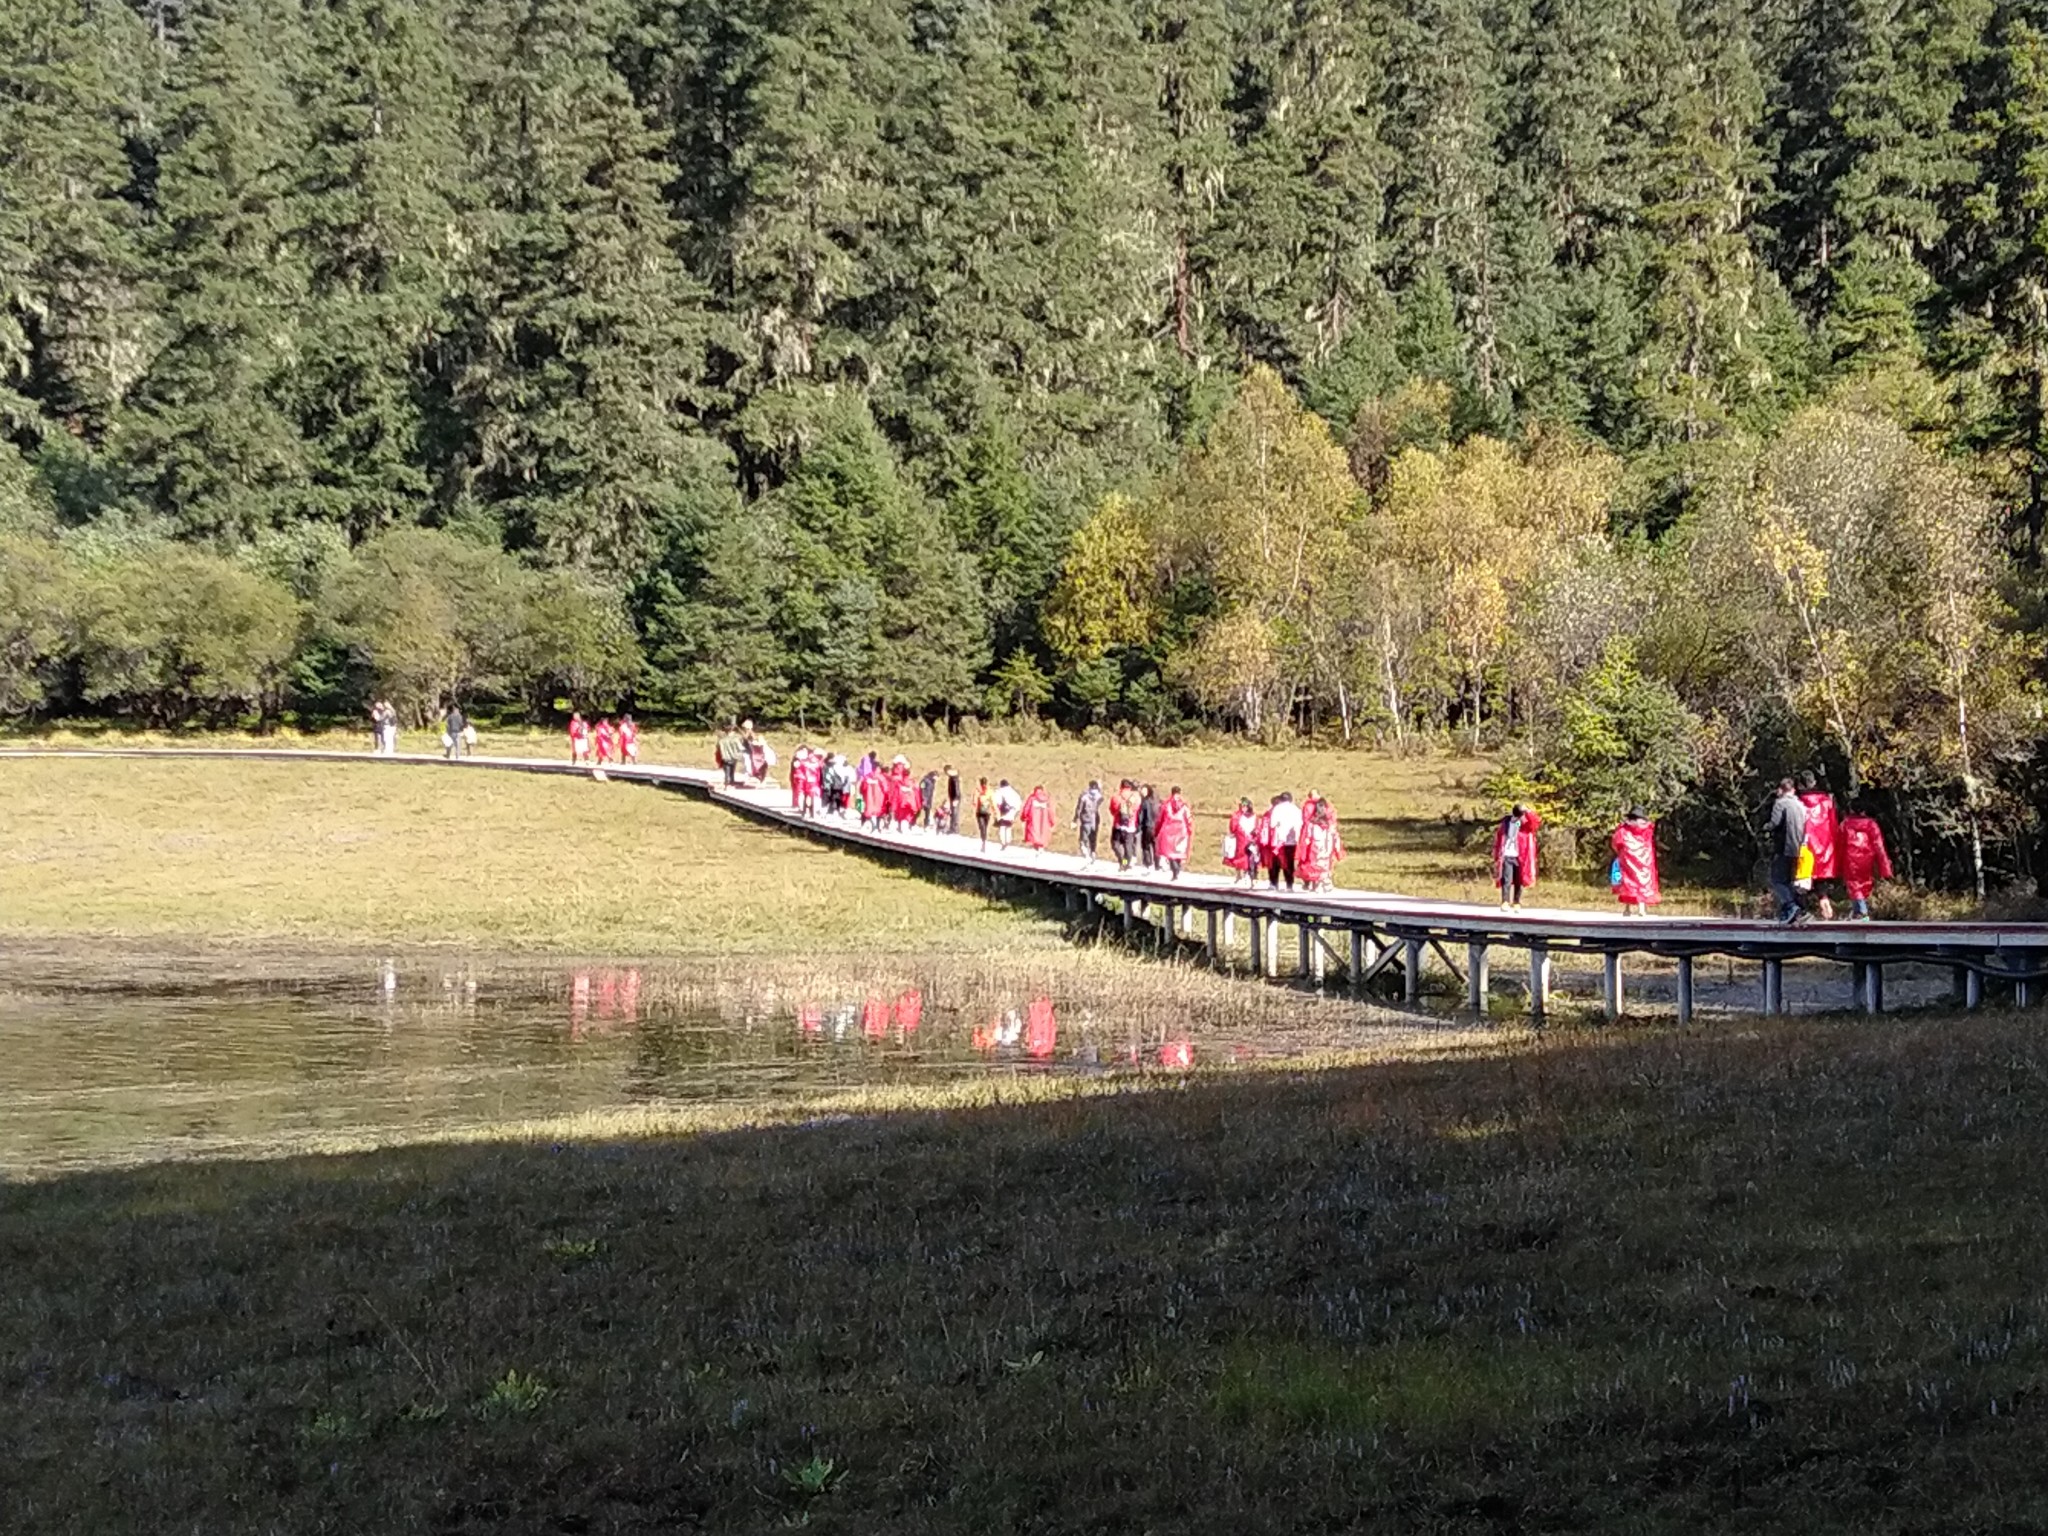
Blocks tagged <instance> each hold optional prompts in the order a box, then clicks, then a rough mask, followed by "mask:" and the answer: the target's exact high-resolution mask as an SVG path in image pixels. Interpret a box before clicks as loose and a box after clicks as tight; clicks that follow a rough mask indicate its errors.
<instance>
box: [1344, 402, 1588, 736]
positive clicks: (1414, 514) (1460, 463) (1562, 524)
mask: <svg viewBox="0 0 2048 1536" xmlns="http://www.w3.org/2000/svg"><path fill="white" fill-rule="evenodd" d="M1620 479H1621V468H1620V465H1619V463H1618V462H1617V461H1616V460H1615V459H1614V458H1613V457H1612V456H1611V455H1609V454H1607V453H1604V452H1601V451H1600V450H1597V449H1593V448H1588V447H1585V446H1582V445H1579V444H1575V443H1572V442H1569V441H1567V440H1563V439H1560V438H1556V437H1548V436H1544V437H1538V438H1537V439H1536V440H1535V441H1533V442H1532V443H1531V444H1530V445H1529V446H1528V447H1527V448H1524V449H1520V450H1517V449H1515V448H1513V447H1510V446H1509V445H1508V444H1506V443H1503V442H1501V441H1499V440H1498V439H1496V438H1491V437H1474V438H1469V439H1467V440H1466V441H1465V442H1464V443H1462V444H1460V445H1459V446H1457V447H1456V448H1453V449H1449V450H1447V451H1443V452H1433V451H1430V450H1428V449H1422V448H1410V449H1408V450H1406V451H1405V452H1403V453H1401V454H1400V455H1398V456H1397V457H1396V458H1395V460H1394V462H1393V464H1392V466H1391V467H1390V469H1389V471H1388V476H1387V491H1386V495H1385V496H1384V497H1383V498H1381V501H1380V503H1379V505H1378V506H1377V507H1376V508H1375V510H1374V513H1373V534H1374V537H1375V541H1376V542H1377V543H1378V544H1379V545H1380V546H1381V547H1382V548H1383V549H1384V550H1385V551H1386V553H1387V558H1389V559H1391V560H1393V561H1394V562H1396V563H1397V564H1398V565H1399V566H1401V567H1402V568H1404V569H1405V570H1406V571H1407V572H1409V573H1410V576H1411V579H1412V580H1413V581H1414V582H1415V583H1416V584H1417V586H1418V587H1419V588H1420V589H1421V591H1422V592H1423V594H1424V605H1425V608H1426V610H1427V613H1428V620H1429V624H1430V627H1431V630H1432V632H1433V633H1434V635H1435V637H1436V640H1437V643H1438V645H1439V646H1440V647H1441V649H1442V652H1443V656H1444V659H1445V662H1446V664H1447V667H1448V670H1450V671H1451V672H1452V673H1454V674H1455V676H1456V677H1457V679H1458V681H1459V687H1460V691H1461V692H1462V693H1463V695H1464V697H1465V699H1466V701H1467V710H1466V713H1467V720H1468V723H1469V724H1470V726H1471V729H1472V733H1473V738H1474V740H1475V742H1476V741H1477V739H1478V734H1479V729H1480V725H1481V722H1482V719H1483V715H1484V710H1485V689H1486V678H1487V673H1488V671H1489V669H1490V668H1492V667H1493V666H1494V665H1495V663H1496V662H1497V661H1498V660H1499V658H1500V656H1501V654H1502V651H1503V648H1504V646H1505V644H1506V641H1507V638H1508V632H1509V621H1510V618H1511V616H1512V614H1513V612H1514V609H1515V606H1516V604H1517V603H1519V602H1520V601H1522V600H1523V599H1524V597H1525V596H1526V595H1527V593H1528V592H1529V590H1530V588H1531V585H1532V583H1533V582H1534V580H1535V579H1536V577H1537V574H1538V573H1539V572H1540V571H1542V570H1544V569H1545V568H1546V565H1547V563H1548V559H1547V557H1548V556H1549V554H1550V552H1551V551H1553V550H1556V549H1558V548H1561V547H1563V546H1565V545H1568V544H1570V543H1571V542H1573V541H1575V540H1582V539H1587V538H1593V537H1598V536H1600V535H1602V534H1603V533H1604V531H1605V528H1606V524H1607V513H1608V507H1609V504H1610V503H1611V502H1612V500H1613V497H1614V492H1615V489H1616V487H1617V486H1618V485H1619V484H1620Z"/></svg>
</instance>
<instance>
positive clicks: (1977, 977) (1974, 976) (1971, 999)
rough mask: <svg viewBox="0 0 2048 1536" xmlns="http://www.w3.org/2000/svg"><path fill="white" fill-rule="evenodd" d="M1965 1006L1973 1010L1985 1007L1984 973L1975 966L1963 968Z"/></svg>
mask: <svg viewBox="0 0 2048 1536" xmlns="http://www.w3.org/2000/svg"><path fill="white" fill-rule="evenodd" d="M1963 1006H1964V1007H1965V1008H1973V1009H1974V1008H1982V1007H1983V1006H1984V973H1983V972H1982V971H1980V970H1978V969H1977V967H1975V966H1974V965H1966V966H1964V967H1963Z"/></svg>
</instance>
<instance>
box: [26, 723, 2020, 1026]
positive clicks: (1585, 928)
mask: <svg viewBox="0 0 2048 1536" xmlns="http://www.w3.org/2000/svg"><path fill="white" fill-rule="evenodd" d="M193 756H201V757H229V758H249V759H254V760H269V761H297V762H327V763H332V762H358V763H382V764H390V765H393V766H399V765H405V766H413V767H431V768H439V769H445V770H449V771H463V772H482V771H493V770H495V771H504V772H522V773H540V774H553V775H557V776H561V775H568V776H572V777H586V778H587V777H591V776H592V770H591V769H589V768H587V767H580V766H576V765H573V764H570V763H566V762H563V761H561V760H560V759H558V758H553V759H549V758H515V757H482V756H474V757H467V758H462V759H458V760H456V761H453V762H450V761H446V760H444V759H443V758H441V757H440V756H439V755H438V754H436V755H423V754H400V755H398V756H395V757H386V756H379V755H376V754H373V753H368V752H322V751H311V750H293V749H283V748H227V747H189V748H187V747H155V748H151V747H116V748H76V749H73V748H50V749H40V748H28V749H7V750H6V751H4V752H0V757H168V758H176V757H193ZM605 774H606V776H607V778H608V779H609V780H611V781H613V782H624V783H639V784H649V785H654V786H658V787H663V788H669V789H679V790H686V791H689V792H692V793H696V794H701V795H704V796H706V797H707V798H709V799H710V800H712V801H714V802H715V803H717V804H720V805H723V806H726V807H728V808H729V809H731V810H733V811H735V812H738V813H740V814H742V815H746V816H749V817H752V818H754V819H756V820H759V821H763V822H767V823H770V824H773V825H776V826H780V827H782V828H783V829H785V830H787V831H789V832H792V833H794V834H797V835H800V836H808V837H812V838H816V839H819V840H822V841H825V842H828V843H832V844H835V845H839V846H842V847H850V848H855V849H860V850H863V851H865V852H867V853H870V854H872V855H875V856H879V857H884V858H888V859H892V860H896V861H900V862H904V863H907V864H909V865H911V866H913V867H917V868H919V869H921V870H924V871H926V872H945V873H947V874H949V875H950V876H951V877H952V878H956V879H961V878H964V879H968V880H973V881H979V882H983V883H986V884H988V885H990V886H991V887H992V888H995V889H1003V888H1005V887H1008V888H1013V889H1015V888H1021V889H1025V890H1030V891H1036V892H1039V893H1041V894H1045V895H1054V896H1058V897H1060V898H1062V899H1064V900H1065V901H1066V902H1067V904H1068V905H1069V907H1082V906H1086V907H1090V908H1101V909H1103V910H1104V911H1105V912H1106V913H1107V914H1109V915H1112V916H1115V917H1118V918H1120V919H1121V921H1122V923H1123V925H1124V927H1125V928H1126V930H1135V929H1137V928H1138V927H1139V926H1140V925H1143V926H1145V927H1146V928H1149V929H1151V930H1153V936H1154V937H1155V939H1156V941H1157V942H1158V943H1160V944H1161V945H1162V946H1166V945H1174V946H1178V945H1182V944H1186V943H1193V942H1199V943H1200V944H1201V945H1202V946H1203V947H1204V949H1205V951H1206V952H1207V954H1208V956H1209V958H1210V959H1211V960H1212V961H1213V962H1215V963H1218V964H1226V965H1231V964H1235V962H1236V957H1237V953H1238V951H1239V948H1240V946H1239V945H1238V941H1237V930H1238V927H1239V925H1240V924H1242V925H1243V927H1244V928H1245V930H1246V935H1245V937H1246V940H1247V942H1246V944H1245V945H1244V946H1242V948H1243V951H1244V957H1245V961H1246V963H1247V966H1248V968H1249V969H1250V970H1251V971H1252V972H1253V973H1255V974H1258V975H1263V976H1274V975H1278V974H1281V973H1282V971H1283V966H1282V964H1281V956H1280V945H1279V938H1278V935H1279V932H1280V930H1281V928H1282V927H1289V928H1292V929H1294V930H1295V944H1294V945H1293V946H1292V947H1293V949H1294V951H1295V953H1294V955H1293V956H1292V957H1290V958H1291V959H1292V960H1293V961H1294V962H1295V963H1294V964H1293V965H1292V966H1291V967H1288V968H1286V969H1291V970H1292V972H1293V973H1294V974H1296V975H1298V976H1301V977H1303V978H1305V979H1310V980H1314V981H1316V982H1318V983H1321V982H1323V981H1325V980H1326V979H1329V977H1330V976H1331V974H1332V973H1333V972H1337V973H1341V974H1342V975H1343V976H1344V977H1345V978H1346V979H1347V980H1348V981H1350V982H1351V983H1353V984H1355V985H1363V984H1364V983H1366V982H1368V981H1370V980H1371V979H1372V978H1373V977H1375V976H1377V975H1379V974H1380V973H1382V972H1392V973H1397V974H1400V975H1402V976H1403V977H1404V979H1405V985H1404V988H1403V990H1404V991H1405V993H1406V994H1407V996H1408V997H1409V998H1410V999H1411V1000H1413V999H1415V998H1417V997H1418V996H1419V994H1420V988H1421V979H1422V972H1423V968H1424V966H1425V965H1426V964H1427V963H1428V960H1429V957H1430V956H1432V955H1434V956H1435V957H1437V958H1438V959H1439V960H1440V961H1441V963H1442V964H1443V965H1444V966H1445V967H1446V968H1447V969H1448V970H1450V971H1451V972H1452V973H1453V974H1454V975H1456V976H1457V977H1458V979H1459V980H1460V981H1461V982H1462V983H1463V984H1464V985H1465V989H1466V993H1467V1001H1468V1003H1469V1004H1470V1005H1471V1006H1473V1007H1474V1008H1481V1007H1483V1006H1484V1003H1485V999H1486V995H1487V990H1488V985H1489V978H1490V969H1491V967H1490V955H1491V951H1492V950H1494V949H1496V948H1510V949H1516V950H1521V951H1526V953H1527V955H1528V958H1529V991H1528V996H1529V999H1530V1002H1531V1005H1532V1009H1533V1011H1535V1012H1537V1013H1538V1014H1540V1013H1541V1012H1542V1008H1543V1003H1544V1000H1545V998H1546V997H1547V995H1548V991H1549V964H1550V958H1551V956H1552V955H1554V954H1558V953H1586V954H1594V955H1598V956H1600V957H1601V959H1602V963H1603V993H1604V998H1605V1002H1606V1007H1607V1011H1608V1013H1609V1014H1610V1015H1612V1014H1617V1013H1619V1012H1620V1011H1621V1010H1622V1005H1623V998H1622V965H1621V962H1622V958H1623V957H1624V956H1627V955H1631V954H1633V955H1655V956H1660V957H1666V958H1669V959H1671V960H1673V961H1675V962H1676V965H1677V972H1678V983H1677V1001H1678V1011H1679V1015H1680V1017H1681V1018H1688V1017H1690V1015H1691V1012H1692V962H1693V961H1694V960H1696V959H1698V958H1700V957H1702V956H1711V955H1725V956H1731V957H1736V958H1740V959H1745V960H1752V961H1756V962H1758V963H1759V964H1760V965H1761V968H1762V996H1761V998H1760V1003H1761V1006H1762V1011H1764V1012H1766V1013H1776V1012H1780V1011H1782V1009H1783V1005H1784V992H1783V965H1784V962H1786V961H1788V960H1802V959H1817V960H1826V961H1832V962H1836V963H1839V964H1841V965H1844V966H1847V967H1848V968H1849V971H1850V979H1851V984H1852V988H1853V992H1852V995H1853V998H1854V1000H1855V1002H1856V1003H1857V1005H1858V1006H1860V1007H1863V1008H1864V1009H1866V1010H1868V1011H1872V1012H1875V1011H1877V1010H1879V1009H1881V1008H1882V1007H1883V1005H1884V990H1883V983H1884V972H1885V967H1886V966H1888V965H1900V964H1914V965H1923V966H1924V965H1932V966H1942V967H1947V968H1950V969H1951V970H1952V972H1953V973H1954V977H1955V990H1956V1000H1957V1001H1958V1002H1960V1003H1963V1004H1964V1005H1966V1006H1970V1007H1975V1006H1977V1005H1978V1003H1979V1002H1981V1001H1982V1000H1983V997H1984V994H1985V989H1986V984H1987V983H1989V984H1991V985H1992V986H1993V987H1998V988H2006V987H2009V988H2011V990H2012V995H2013V997H2014V1000H2015V1001H2016V1002H2019V1003H2021V1004H2023V1005H2024V1004H2027V1003H2030V1002H2032V1001H2033V1000H2034V999H2035V997H2036V996H2037V995H2038V993H2039V992H2040V989H2041V988H2042V986H2043V984H2044V982H2048V924H2043V923H1938V922H1917V923H1854V924H1852V923H1816V924H1812V925H1809V926H1803V927H1798V928H1787V927H1784V926H1781V925H1779V924H1776V923H1770V922H1764V921H1759V920H1755V919H1748V918H1713V917H1692V916H1683V917H1676V916H1675V917H1658V916H1648V917H1623V916H1621V915H1619V914H1618V913H1614V914H1602V913H1598V912H1591V911H1583V910H1575V909H1571V908H1562V907H1552V908H1543V907H1525V908H1524V909H1523V910H1521V911H1519V912H1504V911H1501V910H1499V909H1498V908H1496V907H1493V906H1486V905H1481V904H1478V903H1472V902H1456V901H1430V900H1426V899H1423V898H1419V897H1412V896H1399V895H1394V894H1391V893H1387V892H1379V891H1365V890H1355V889H1345V890H1336V891H1328V892H1322V893H1310V892H1306V891H1277V892H1276V891H1270V890H1267V889H1265V888H1263V887H1260V888H1256V889H1253V888H1248V887H1245V886H1242V885H1238V886H1233V885H1232V884H1231V883H1230V881H1229V880H1227V879H1225V878H1223V877H1221V876H1217V875H1205V874H1196V873H1184V874H1183V875H1182V876H1181V877H1180V879H1178V880H1171V879H1168V878H1167V877H1166V876H1165V875H1164V874H1163V873H1158V874H1153V873H1141V872H1139V871H1132V872H1129V873H1120V872H1119V871H1118V870H1117V868H1116V865H1115V863H1114V862H1113V861H1108V860H1098V861H1096V862H1094V863H1093V864H1090V863H1088V862H1086V861H1084V860H1083V859H1082V858H1080V857H1079V856H1078V855H1075V854H1067V853H1057V852H1052V851H1050V850H1048V851H1046V852H1044V853H1033V852H1031V851H1029V850H1026V849H1024V848H1022V847H1021V846H1019V847H1013V848H1011V849H1010V850H1008V851H998V850H995V849H993V848H991V849H990V851H988V852H987V853H983V852H982V851H981V848H980V844H979V841H978V839H977V838H975V837H971V836H966V837H963V836H952V835H941V834H936V833H933V832H929V831H910V832H907V833H895V832H870V831H864V830H863V829H862V828H861V826H860V824H859V823H858V822H857V821H853V820H850V819H847V820H842V819H840V818H838V817H834V816H824V817H819V818H815V819H807V818H805V817H803V816H801V815H799V814H798V813H797V812H796V811H795V810H794V809H792V808H791V806H790V803H789V793H788V790H787V789H786V788H785V787H781V786H769V787H764V788H760V789H746V788H741V789H727V788H725V787H724V785H723V783H722V782H721V776H720V775H719V774H718V773H717V772H716V771H715V770H712V769H707V768H682V767H663V766H658V765H653V764H645V765H636V766H632V767H611V768H607V769H606V770H605ZM1191 925H1192V931H1191ZM1460 949H1462V950H1463V954H1462V955H1460V954H1459V953H1458V951H1459V950H1460Z"/></svg>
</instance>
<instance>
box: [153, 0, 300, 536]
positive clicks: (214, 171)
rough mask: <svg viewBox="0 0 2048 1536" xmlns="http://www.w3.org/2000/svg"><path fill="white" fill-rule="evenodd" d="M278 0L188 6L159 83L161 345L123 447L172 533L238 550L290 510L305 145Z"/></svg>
mask: <svg viewBox="0 0 2048 1536" xmlns="http://www.w3.org/2000/svg"><path fill="white" fill-rule="evenodd" d="M297 12H298V7H297V6H296V5H293V4H291V3H290V0H194V4H193V6H192V9H191V11H190V12H189V14H188V16H187V18H186V35H185V40H184V43H183V45H182V47H181V49H180V51H179V53H178V54H177V55H176V57H175V59H174V61H173V64H172V67H171V74H170V90H169V101H168V121H167V124H166V127H165V133H164V142H163V147H162V150H161V153H160V156H159V161H158V175H157V197H156V209H155V219H154V223H153V225H152V228H151V232H150V239H149V241H148V244H147V251H148V255H149V258H150V263H151V266H152V267H153V269H154V271H155V272H156V274H157V280H156V294H155V302H156V307H157V312H158V316H159V323H160V326H161V329H162V333H163V345H162V348H161V350H159V351H158V352H157V354H156V356H155V357H154V358H153V359H152V360H151V362H150V365H149V370H148V373H147V375H146V376H145V377H144V378H143V380H142V381H141V383H140V385H139V386H138V390H137V393H138V400H137V410H136V412H135V414H134V415H133V416H132V417H131V418H130V419H129V422H128V430H127V433H126V450H127V454H128V457H129V461H130V463H131V464H132V465H133V467H134V470H135V473H136V475H137V477H138V478H139V480H140V481H141V483H142V485H143V487H144V488H145V489H146V491H147V492H148V493H149V494H150V495H151V496H152V497H153V498H154V499H155V501H156V503H157V505H158V506H160V507H161V508H162V509H163V510H164V511H165V512H167V513H168V514H169V515H170V516H171V518H172V519H173V521H174V522H175V524H176V526H177V527H178V528H179V530H180V531H182V532H184V533H186V534H188V535H191V536H195V537H207V538H212V539H216V540H221V541H225V542H230V543H235V542H246V541H248V540H249V539H251V538H253V537H254V536H255V535H256V533H257V531H258V530H260V529H262V528H265V527H268V526H272V525H274V524H276V523H279V522H281V521H283V520H285V519H286V518H288V517H289V516H290V513H291V509H292V508H293V506H294V505H295V504H296V503H297V500H298V488H299V487H300V485H302V484H303V482H304V478H305V454H304V445H303V443H302V441H301V439H300V437H299V433H298V430H297V427H296V424H295V423H294V421H293V420H292V417H291V414H290V413H289V411H288V410H287V409H286V408H285V400H286V398H287V397H288V395H289V392H290V372H291V369H292V367H293V364H294V361H295V359H296V358H297V357H298V355H299V351H300V347H299V335H298V331H299V326H300V323H301V320H302V318H303V316H304V313H305V304H306V292H307V284H306V272H305V264H304V261H303V259H302V258H301V256H300V254H299V252H298V251H297V249H296V248H295V243H294V240H293V233H294V232H293V229H292V198H291V188H292V183H293V180H294V177H295V176H296V174H297V169H298V167H299V165H300V164H301V163H302V162H303V160H304V157H305V152H306V139H305V122H304V119H303V117H302V116H301V114H300V112H299V109H298V103H297V101H296V100H295V99H294V97H293V94H292V91H291V87H290V78H291V75H292V74H293V73H294V72H295V69H296V67H297V66H298V65H299V64H300V63H301V61H302V59H303V45H304V41H305V39H304V36H303V34H302V32H301V31H300V29H299V25H298V16H297Z"/></svg>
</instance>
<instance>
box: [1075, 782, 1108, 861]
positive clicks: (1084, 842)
mask: <svg viewBox="0 0 2048 1536" xmlns="http://www.w3.org/2000/svg"><path fill="white" fill-rule="evenodd" d="M1074 829H1075V830H1076V831H1077V832H1078V833H1080V836H1081V857H1082V859H1083V860H1084V861H1085V862H1087V863H1089V864H1093V863H1094V862H1095V840H1096V838H1097V837H1099V836H1100V835H1101V833H1102V781H1101V780H1100V779H1090V780H1089V781H1088V787H1087V788H1086V789H1084V790H1082V791H1081V798H1080V799H1079V800H1076V801H1075V802H1074Z"/></svg>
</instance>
